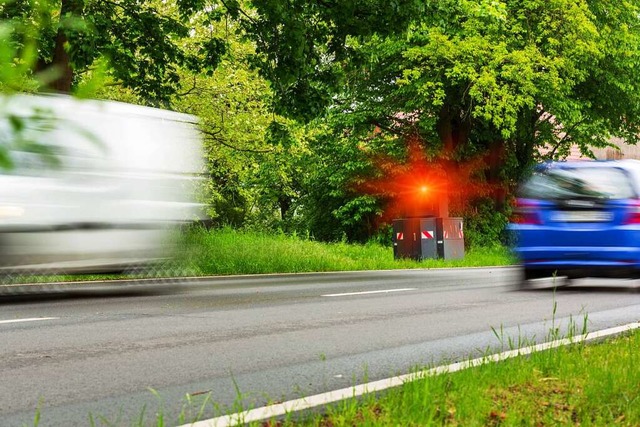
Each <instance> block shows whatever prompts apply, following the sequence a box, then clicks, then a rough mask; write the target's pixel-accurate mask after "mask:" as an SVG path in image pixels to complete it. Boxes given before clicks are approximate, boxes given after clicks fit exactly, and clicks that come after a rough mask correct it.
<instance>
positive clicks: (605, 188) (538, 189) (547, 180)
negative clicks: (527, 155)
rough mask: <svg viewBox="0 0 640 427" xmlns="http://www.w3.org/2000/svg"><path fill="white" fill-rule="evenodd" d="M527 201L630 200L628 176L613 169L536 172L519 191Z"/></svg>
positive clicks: (632, 191)
mask: <svg viewBox="0 0 640 427" xmlns="http://www.w3.org/2000/svg"><path fill="white" fill-rule="evenodd" d="M520 197H523V198H527V199H542V200H545V199H546V200H557V199H606V200H615V199H630V198H634V197H636V192H635V190H634V188H633V183H632V181H631V177H630V176H629V175H628V174H627V173H626V172H625V171H624V170H622V169H620V168H617V167H580V168H570V169H547V170H544V171H542V172H536V173H535V174H534V175H533V176H532V177H531V178H530V179H529V180H528V181H527V182H525V183H524V185H523V186H522V187H521V189H520Z"/></svg>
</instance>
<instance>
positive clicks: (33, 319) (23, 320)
mask: <svg viewBox="0 0 640 427" xmlns="http://www.w3.org/2000/svg"><path fill="white" fill-rule="evenodd" d="M57 319H59V317H31V318H29V319H11V320H0V324H2V323H20V322H37V321H38V320H57Z"/></svg>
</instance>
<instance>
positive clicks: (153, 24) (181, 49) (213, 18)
mask: <svg viewBox="0 0 640 427" xmlns="http://www.w3.org/2000/svg"><path fill="white" fill-rule="evenodd" d="M208 3H209V2H205V1H204V0H169V1H160V0H157V1H156V0H152V1H143V0H112V1H102V0H50V1H47V0H41V1H36V0H13V1H9V2H3V3H0V19H3V20H7V21H11V22H14V23H15V27H16V28H17V29H18V30H19V31H18V34H17V36H16V37H14V40H13V42H14V44H16V45H17V46H19V47H20V46H25V45H26V44H27V41H26V40H28V39H29V37H31V36H32V35H33V34H36V35H37V47H38V58H37V62H36V64H35V67H34V68H35V71H40V72H49V73H50V74H51V73H53V74H54V75H55V79H52V81H51V82H49V83H48V86H49V87H50V88H51V89H53V90H56V91H60V92H70V91H71V89H72V88H73V87H74V85H75V84H77V82H78V81H79V80H80V78H81V76H82V75H83V74H85V73H87V72H88V71H90V70H91V69H92V68H93V67H95V64H96V61H97V60H98V59H100V58H106V59H107V60H108V63H109V67H108V68H107V72H108V74H109V75H110V77H111V78H112V79H113V82H112V84H120V85H122V86H123V87H125V88H127V89H131V90H132V91H133V92H135V93H136V94H137V95H139V96H140V97H141V98H143V99H145V100H146V102H147V103H150V104H167V102H168V100H169V97H170V95H172V94H173V93H175V92H176V91H177V90H178V88H179V87H180V73H179V70H180V69H181V68H182V67H186V68H189V69H192V70H194V71H201V70H209V71H211V70H213V69H214V68H215V67H216V66H217V64H218V63H219V60H220V56H221V55H222V54H223V53H224V50H225V43H224V40H221V39H219V38H217V37H210V38H208V39H206V40H201V41H199V43H198V45H197V46H194V48H192V49H188V50H187V49H185V43H184V41H185V40H187V41H188V40H189V36H190V30H191V29H192V27H191V26H190V22H191V20H192V19H194V17H196V16H197V17H198V19H199V22H204V23H205V25H207V24H211V25H213V24H214V23H216V22H219V21H220V19H221V18H222V16H223V15H224V9H223V8H222V7H214V6H215V3H214V4H212V5H210V7H205V6H206V4H208Z"/></svg>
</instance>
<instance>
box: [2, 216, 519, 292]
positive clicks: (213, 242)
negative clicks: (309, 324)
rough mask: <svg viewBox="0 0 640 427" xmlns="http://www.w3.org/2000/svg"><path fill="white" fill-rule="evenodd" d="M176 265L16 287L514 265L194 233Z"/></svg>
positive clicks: (486, 252) (485, 255)
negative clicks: (418, 258)
mask: <svg viewBox="0 0 640 427" xmlns="http://www.w3.org/2000/svg"><path fill="white" fill-rule="evenodd" d="M181 240H182V243H181V245H180V250H179V251H178V253H177V256H176V259H175V260H173V261H171V262H169V263H167V264H166V265H163V266H160V267H159V268H157V269H154V270H151V271H146V272H140V273H133V274H129V275H122V274H98V275H53V274H47V275H40V276H36V275H33V276H32V275H22V276H18V277H14V278H12V280H11V282H12V283H27V282H29V283H42V282H56V281H74V280H109V279H122V278H132V277H133V278H138V277H176V276H208V275H212V276H216V275H233V274H268V273H302V272H327V271H354V270H392V269H407V268H444V267H484V266H501V265H512V264H515V263H516V260H515V258H514V257H513V256H512V255H511V253H510V252H509V250H508V249H507V248H504V247H489V248H472V249H470V250H468V251H467V253H466V254H465V257H464V259H460V260H442V259H427V260H422V261H414V260H409V259H400V260H396V259H394V257H393V249H392V248H390V247H385V246H382V245H380V244H376V243H370V244H364V245H358V244H347V243H321V242H316V241H312V240H308V239H302V238H299V237H295V236H287V235H284V234H266V233H258V232H250V231H238V230H233V229H230V228H225V229H220V230H204V229H193V230H188V231H186V232H184V234H183V235H182V236H181Z"/></svg>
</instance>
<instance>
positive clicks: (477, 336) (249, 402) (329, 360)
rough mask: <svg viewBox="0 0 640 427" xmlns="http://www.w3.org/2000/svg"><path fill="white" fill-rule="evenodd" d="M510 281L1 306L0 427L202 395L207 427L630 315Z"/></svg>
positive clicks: (443, 279)
mask: <svg viewBox="0 0 640 427" xmlns="http://www.w3.org/2000/svg"><path fill="white" fill-rule="evenodd" d="M516 275H517V270H516V269H514V268H477V269H476V268H473V269H432V270H401V271H377V272H348V273H323V274H301V275H268V276H242V277H227V278H212V279H206V280H198V281H191V282H186V283H184V284H182V285H181V286H180V287H179V289H178V290H177V291H175V292H173V293H169V294H158V295H154V294H153V293H152V294H146V295H137V294H117V293H113V294H110V293H109V292H106V293H105V292H104V290H102V291H101V292H100V293H99V294H96V295H92V294H91V293H90V292H88V293H87V292H85V293H84V294H83V295H81V296H80V295H71V296H69V295H64V294H61V295H57V294H55V293H54V294H53V295H49V296H48V297H46V298H37V297H36V296H30V297H28V298H8V297H3V298H0V313H1V314H0V343H1V344H0V361H1V362H0V384H1V386H0V420H1V421H0V425H2V426H21V425H23V424H27V425H32V424H33V419H34V416H35V415H36V412H37V413H39V416H40V424H39V425H40V426H73V425H79V426H86V425H89V423H90V417H93V420H94V421H95V422H96V424H97V425H102V424H101V423H102V421H103V420H108V421H109V422H110V423H112V425H117V426H119V425H127V426H128V425H131V424H132V422H134V421H135V420H137V419H139V418H143V419H145V420H146V423H147V424H151V423H152V420H153V419H154V417H155V416H156V414H157V413H158V412H161V413H162V414H163V415H162V417H163V419H164V420H165V423H166V424H167V425H172V424H178V423H179V422H180V420H179V419H178V417H179V414H180V413H183V414H190V411H193V409H192V408H195V407H198V406H199V405H200V404H201V403H202V402H204V401H205V400H207V399H208V400H207V402H214V403H215V404H213V403H211V404H210V403H207V404H206V405H205V407H206V410H205V414H204V417H205V418H208V417H211V416H213V415H216V414H220V413H225V412H231V411H233V410H234V409H237V408H238V406H237V405H238V404H242V405H243V407H244V408H247V407H255V406H260V405H262V404H265V403H266V402H270V401H271V402H273V401H282V400H288V399H292V398H298V397H301V396H305V395H310V394H315V393H320V392H325V391H329V390H334V389H339V388H343V387H348V386H350V385H355V384H358V383H361V382H364V381H372V380H377V379H381V378H386V377H389V376H392V375H396V374H399V373H406V372H410V371H411V370H412V369H415V368H416V367H419V366H427V365H429V366H430V365H434V364H439V363H443V362H445V361H446V362H451V361H456V360H462V359H466V358H469V357H477V356H480V355H482V354H485V353H486V352H493V351H499V350H503V349H507V348H506V347H508V346H509V344H508V343H509V339H511V342H516V343H517V342H518V341H520V342H522V343H523V344H524V343H526V344H529V343H531V342H532V341H537V342H541V341H544V340H545V338H547V337H548V335H549V333H550V330H551V329H552V328H553V327H560V328H561V333H562V334H566V330H567V326H568V325H569V324H571V323H573V324H574V325H575V327H576V328H577V332H578V333H580V332H581V331H582V327H583V323H584V322H585V321H586V322H587V327H588V329H589V330H592V331H593V330H598V329H604V328H607V327H612V326H617V325H621V324H625V323H630V322H635V321H638V320H639V318H640V293H637V292H636V288H637V284H636V282H633V281H613V280H607V281H600V280H584V281H577V282H576V284H575V286H572V287H569V288H566V289H558V290H557V291H556V292H553V291H552V290H551V289H550V288H549V285H550V283H549V282H546V283H545V282H542V283H540V284H539V286H538V289H532V290H527V291H517V290H515V280H516ZM150 286H153V285H150ZM498 335H502V337H501V338H499V337H498ZM187 394H190V395H192V397H191V399H190V402H188V401H187V399H186V398H185V395H187ZM234 404H235V405H236V406H234ZM37 408H39V409H37ZM187 420H189V419H187ZM103 424H106V423H103Z"/></svg>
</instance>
